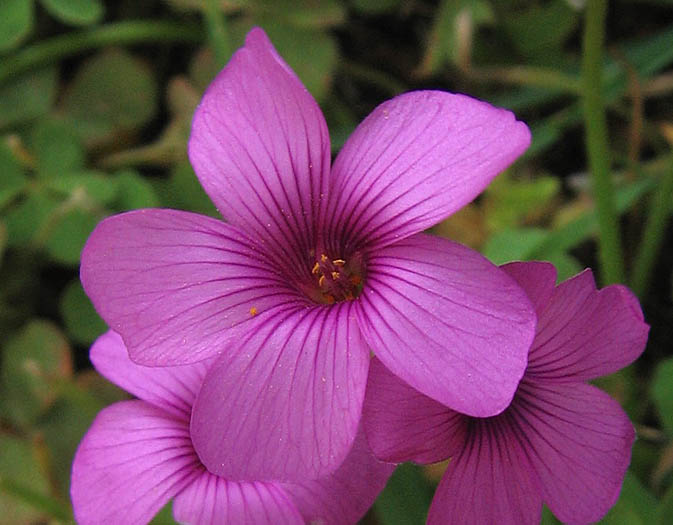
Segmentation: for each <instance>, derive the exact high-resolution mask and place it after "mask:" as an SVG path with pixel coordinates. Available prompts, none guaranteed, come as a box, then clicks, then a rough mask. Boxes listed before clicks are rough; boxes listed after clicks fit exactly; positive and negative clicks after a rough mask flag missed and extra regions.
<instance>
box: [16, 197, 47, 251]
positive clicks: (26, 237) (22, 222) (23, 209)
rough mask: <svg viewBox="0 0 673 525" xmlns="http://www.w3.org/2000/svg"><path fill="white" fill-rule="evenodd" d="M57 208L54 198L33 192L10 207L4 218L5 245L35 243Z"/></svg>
mask: <svg viewBox="0 0 673 525" xmlns="http://www.w3.org/2000/svg"><path fill="white" fill-rule="evenodd" d="M57 206H58V200H56V199H55V198H54V197H52V196H51V195H48V194H47V193H45V192H43V191H35V192H31V193H30V194H29V195H28V196H27V197H26V199H24V200H23V201H22V202H20V203H19V204H17V205H16V206H13V207H11V208H10V209H9V211H8V212H7V214H6V216H5V224H6V226H7V234H8V239H7V245H8V246H12V247H14V246H19V245H22V244H23V245H25V244H30V243H32V242H34V241H36V240H37V238H38V237H39V235H40V232H42V231H43V228H44V227H45V226H46V223H47V221H48V219H49V217H50V216H51V214H52V213H53V212H54V210H55V209H56V207H57Z"/></svg>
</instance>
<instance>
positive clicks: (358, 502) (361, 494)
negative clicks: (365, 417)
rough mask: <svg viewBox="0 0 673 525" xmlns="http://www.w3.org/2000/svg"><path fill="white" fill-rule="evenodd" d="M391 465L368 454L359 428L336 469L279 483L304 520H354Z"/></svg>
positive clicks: (346, 524) (373, 496)
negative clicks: (295, 480) (309, 477)
mask: <svg viewBox="0 0 673 525" xmlns="http://www.w3.org/2000/svg"><path fill="white" fill-rule="evenodd" d="M393 470H395V465H391V464H388V463H381V462H379V461H377V460H376V459H375V458H374V456H373V455H372V451H371V450H370V448H369V446H368V445H367V440H366V439H365V436H364V432H363V431H362V427H361V428H360V431H359V432H358V434H357V436H356V437H355V442H354V443H353V447H352V448H351V450H350V452H349V453H348V456H347V457H346V459H345V461H344V462H343V463H342V464H341V466H340V467H339V468H338V470H337V471H336V472H334V473H333V474H330V475H329V476H325V477H323V478H320V479H319V480H314V481H308V480H307V481H302V482H300V483H286V484H284V485H283V487H284V488H285V490H286V491H287V492H288V493H289V494H290V496H291V498H292V500H293V501H294V503H295V505H297V507H298V508H299V511H300V512H301V513H302V515H303V516H304V519H305V520H306V523H316V524H317V523H325V524H326V523H329V524H331V525H337V524H343V525H350V524H352V523H358V522H359V521H360V519H361V518H362V516H364V515H365V513H366V512H367V510H368V509H369V508H370V507H371V506H372V504H373V503H374V500H375V499H376V497H377V496H378V494H379V492H381V491H382V490H383V487H385V485H386V482H387V481H388V478H389V477H390V475H391V474H392V473H393Z"/></svg>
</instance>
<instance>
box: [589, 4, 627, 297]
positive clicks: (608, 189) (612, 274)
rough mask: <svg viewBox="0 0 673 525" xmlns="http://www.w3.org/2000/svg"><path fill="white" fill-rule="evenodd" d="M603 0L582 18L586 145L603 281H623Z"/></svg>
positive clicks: (606, 282)
mask: <svg viewBox="0 0 673 525" xmlns="http://www.w3.org/2000/svg"><path fill="white" fill-rule="evenodd" d="M606 10H607V2H606V0H589V1H588V2H587V6H586V14H585V20H584V38H583V42H582V44H583V49H582V55H583V56H582V83H583V93H584V96H583V107H584V126H585V130H586V149H587V154H588V160H589V169H590V171H591V182H592V188H593V194H594V200H595V202H596V213H597V215H598V237H599V260H600V265H601V275H602V278H603V283H604V284H610V283H615V282H624V263H623V259H622V246H621V240H620V237H619V227H618V225H619V222H618V216H617V213H616V210H615V202H614V188H613V184H612V179H611V174H610V150H609V147H608V129H607V122H606V118H605V106H604V103H603V89H602V88H603V76H602V66H603V44H604V40H605V13H606Z"/></svg>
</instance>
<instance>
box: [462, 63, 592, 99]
mask: <svg viewBox="0 0 673 525" xmlns="http://www.w3.org/2000/svg"><path fill="white" fill-rule="evenodd" d="M467 76H468V77H469V78H471V79H472V80H477V81H481V82H497V83H500V84H513V85H521V86H532V87H541V88H545V89H550V90H554V91H558V92H561V93H571V94H573V95H579V94H581V92H582V83H581V81H580V79H579V78H578V77H577V76H576V75H571V74H568V73H564V72H562V71H556V70H554V69H545V68H541V67H529V66H510V67H473V68H472V69H471V70H470V71H469V72H468V73H467Z"/></svg>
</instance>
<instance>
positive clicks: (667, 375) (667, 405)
mask: <svg viewBox="0 0 673 525" xmlns="http://www.w3.org/2000/svg"><path fill="white" fill-rule="evenodd" d="M672 377H673V357H671V358H668V359H665V360H663V361H660V362H659V363H658V364H657V368H656V370H655V372H654V378H653V379H652V383H651V386H650V395H651V396H652V401H654V406H655V407H656V409H657V415H658V416H659V421H661V424H662V426H663V428H664V430H665V431H666V433H667V434H668V435H669V436H673V381H671V378H672Z"/></svg>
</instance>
